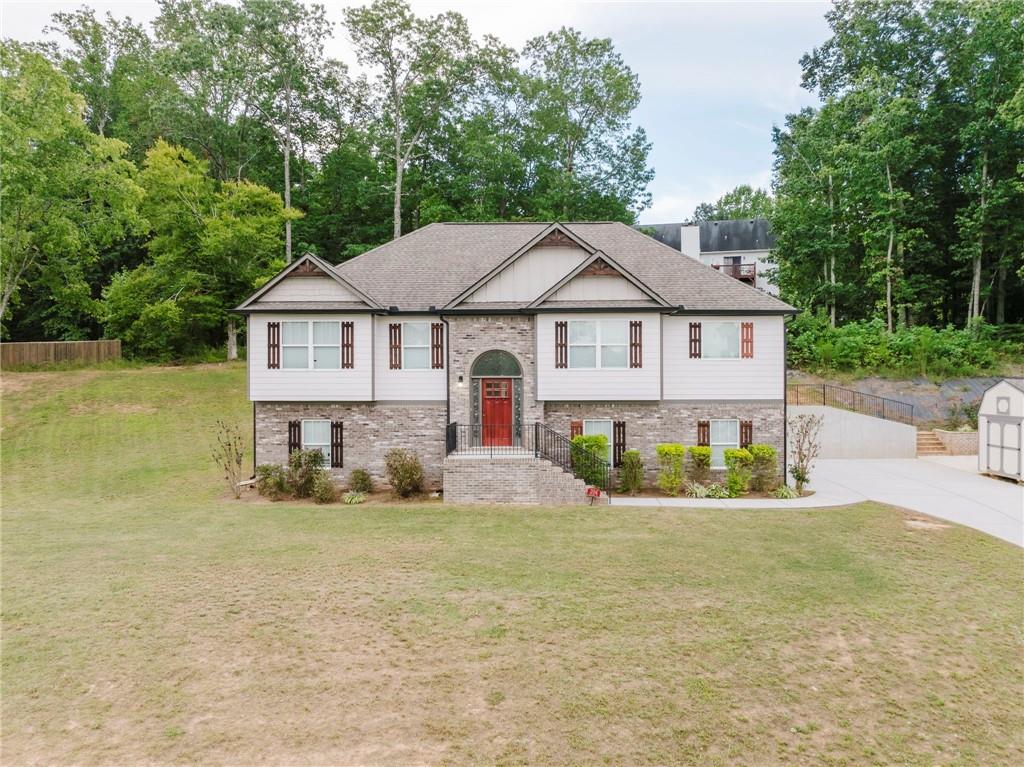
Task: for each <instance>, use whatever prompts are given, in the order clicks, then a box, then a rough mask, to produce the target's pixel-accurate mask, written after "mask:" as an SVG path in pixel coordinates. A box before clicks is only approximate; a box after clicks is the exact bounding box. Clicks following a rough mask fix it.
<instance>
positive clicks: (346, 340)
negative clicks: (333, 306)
mask: <svg viewBox="0 0 1024 767" xmlns="http://www.w3.org/2000/svg"><path fill="white" fill-rule="evenodd" d="M355 334H356V326H355V323H354V322H343V323H341V366H342V367H343V368H354V367H355V366H356V355H355V348H354V346H353V339H354V337H355Z"/></svg>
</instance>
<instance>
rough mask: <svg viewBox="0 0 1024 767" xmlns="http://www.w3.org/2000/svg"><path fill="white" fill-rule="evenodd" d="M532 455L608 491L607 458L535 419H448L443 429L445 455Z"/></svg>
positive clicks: (609, 484)
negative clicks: (509, 421)
mask: <svg viewBox="0 0 1024 767" xmlns="http://www.w3.org/2000/svg"><path fill="white" fill-rule="evenodd" d="M452 453H459V454H463V455H480V456H488V457H490V456H496V455H532V456H534V457H535V458H543V459H545V460H547V461H551V463H553V464H555V465H556V466H559V467H561V468H562V469H564V470H565V471H568V472H570V473H571V474H572V475H573V476H575V477H578V478H579V479H582V480H583V481H584V482H586V483H587V484H588V485H593V486H594V487H599V488H601V489H602V490H604V491H605V492H606V493H607V492H611V477H612V467H611V463H609V461H608V459H607V458H605V457H604V456H601V455H599V454H598V453H596V452H594V451H592V450H589V449H588V448H585V447H582V446H580V445H576V444H573V442H572V440H571V439H569V438H568V437H566V436H565V435H564V434H559V433H558V432H557V431H555V430H554V429H551V428H549V427H547V426H545V425H544V424H542V423H539V422H536V423H534V424H533V427H532V428H523V425H522V424H515V425H508V424H487V425H484V424H462V423H450V424H448V426H447V428H446V429H445V455H451V454H452Z"/></svg>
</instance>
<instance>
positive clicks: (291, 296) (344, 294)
mask: <svg viewBox="0 0 1024 767" xmlns="http://www.w3.org/2000/svg"><path fill="white" fill-rule="evenodd" d="M361 300H362V299H361V298H360V297H359V296H357V295H356V294H355V293H353V292H352V291H351V290H349V289H348V288H346V287H345V286H344V285H342V284H340V283H339V282H336V281H335V280H333V279H331V278H330V277H326V276H325V277H296V276H294V275H292V276H289V277H285V278H284V279H283V280H281V282H279V283H278V284H277V285H275V286H274V287H272V288H271V289H270V290H269V291H267V293H265V294H264V295H263V296H261V297H260V301H361Z"/></svg>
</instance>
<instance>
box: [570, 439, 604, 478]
mask: <svg viewBox="0 0 1024 767" xmlns="http://www.w3.org/2000/svg"><path fill="white" fill-rule="evenodd" d="M595 455H596V456H598V457H600V458H602V459H604V460H595V458H594V456H595ZM607 460H608V438H607V437H606V436H604V435H603V434H579V435H577V436H575V437H573V438H572V468H573V471H574V472H575V474H576V476H577V477H579V478H580V479H582V480H583V481H584V482H586V483H587V484H588V485H594V486H595V487H603V486H604V479H605V470H606V467H607Z"/></svg>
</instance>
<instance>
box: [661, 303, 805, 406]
mask: <svg viewBox="0 0 1024 767" xmlns="http://www.w3.org/2000/svg"><path fill="white" fill-rule="evenodd" d="M719 321H730V322H732V321H735V322H753V323H754V356H753V358H751V359H743V358H740V359H728V360H716V359H703V358H701V359H690V323H691V322H719ZM664 333H665V344H664V347H663V349H664V351H663V354H664V358H665V360H664V367H665V383H664V392H665V393H664V397H665V399H782V398H783V397H784V396H785V389H784V383H783V349H784V347H783V339H784V333H785V327H784V324H783V319H782V317H756V316H755V317H732V316H728V317H721V316H689V315H687V316H682V317H669V316H666V317H665V324H664Z"/></svg>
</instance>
